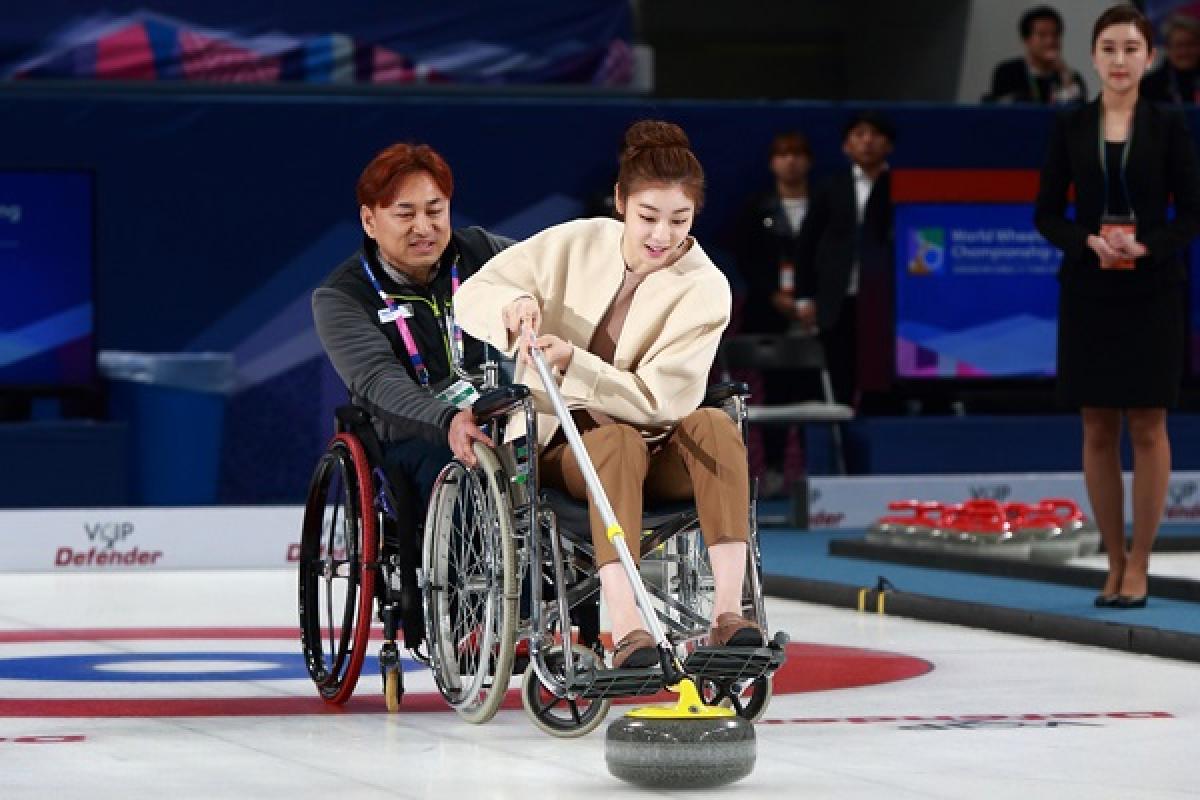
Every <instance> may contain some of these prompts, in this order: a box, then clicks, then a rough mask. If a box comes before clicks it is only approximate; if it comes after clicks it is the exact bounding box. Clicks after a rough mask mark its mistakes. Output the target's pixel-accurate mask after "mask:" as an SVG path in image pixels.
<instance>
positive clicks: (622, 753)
mask: <svg viewBox="0 0 1200 800" xmlns="http://www.w3.org/2000/svg"><path fill="white" fill-rule="evenodd" d="M683 686H685V687H690V688H685V689H682V690H681V692H680V703H679V705H677V706H674V707H657V708H653V707H652V708H639V709H634V710H633V711H631V712H629V713H628V714H626V715H625V716H623V717H621V718H620V719H618V720H616V721H615V722H613V723H612V724H610V725H609V726H608V735H607V737H606V739H605V743H604V759H605V761H606V762H607V763H608V771H609V772H611V773H612V774H613V775H614V776H615V777H618V778H620V779H621V780H624V781H629V782H630V783H633V784H637V785H638V786H645V787H652V788H660V789H661V788H680V789H682V788H704V787H712V786H722V785H724V784H727V783H733V782H734V781H736V780H740V779H742V778H744V777H746V776H747V775H749V774H750V773H751V771H753V769H754V760H755V756H756V750H757V748H756V745H755V739H754V725H753V723H751V722H750V721H749V720H745V719H742V718H741V717H739V716H737V715H736V714H734V713H733V712H732V711H731V710H729V709H727V708H720V707H713V706H706V705H704V704H703V703H702V702H701V701H700V698H699V695H698V694H697V693H696V689H695V686H694V685H693V684H692V683H691V681H685V682H684V684H683Z"/></svg>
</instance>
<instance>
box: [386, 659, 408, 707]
mask: <svg viewBox="0 0 1200 800" xmlns="http://www.w3.org/2000/svg"><path fill="white" fill-rule="evenodd" d="M403 696H404V686H403V679H402V678H401V677H400V670H398V669H394V670H389V671H388V672H387V673H386V674H384V676H383V702H384V703H386V704H387V710H388V711H389V712H391V713H393V714H394V713H396V712H397V711H399V710H400V698H401V697H403Z"/></svg>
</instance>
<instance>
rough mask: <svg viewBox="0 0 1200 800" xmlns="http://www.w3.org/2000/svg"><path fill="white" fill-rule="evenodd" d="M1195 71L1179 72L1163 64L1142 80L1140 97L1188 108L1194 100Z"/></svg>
mask: <svg viewBox="0 0 1200 800" xmlns="http://www.w3.org/2000/svg"><path fill="white" fill-rule="evenodd" d="M1196 78H1197V70H1192V71H1190V72H1180V71H1178V70H1177V69H1175V68H1174V67H1172V66H1171V65H1170V63H1164V64H1163V65H1162V66H1160V67H1159V68H1158V69H1156V70H1154V71H1153V72H1148V73H1146V76H1145V77H1144V78H1142V85H1141V89H1140V91H1141V96H1142V97H1144V98H1146V99H1147V100H1152V101H1154V102H1155V103H1175V104H1177V105H1185V106H1190V105H1193V104H1194V103H1195V102H1196V100H1195V92H1196V89H1197V88H1200V87H1198V86H1197V85H1196V83H1197V81H1196Z"/></svg>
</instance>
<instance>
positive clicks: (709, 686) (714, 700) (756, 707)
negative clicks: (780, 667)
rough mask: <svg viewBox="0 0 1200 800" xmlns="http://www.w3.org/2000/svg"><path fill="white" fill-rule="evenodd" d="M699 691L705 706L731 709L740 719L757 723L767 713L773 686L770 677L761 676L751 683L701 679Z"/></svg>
mask: <svg viewBox="0 0 1200 800" xmlns="http://www.w3.org/2000/svg"><path fill="white" fill-rule="evenodd" d="M699 689H700V696H701V697H702V698H703V699H704V703H705V704H706V705H710V706H714V705H717V706H721V707H722V708H732V709H733V710H734V713H736V714H737V715H738V716H739V717H741V718H742V719H744V720H747V721H749V722H758V721H759V720H760V719H762V716H763V714H765V713H766V712H767V706H768V705H770V703H771V696H772V695H773V694H774V689H775V684H774V681H773V680H772V678H771V676H770V675H763V676H761V677H758V678H755V679H754V680H752V681H715V680H712V679H711V678H703V679H701V681H700V686H699Z"/></svg>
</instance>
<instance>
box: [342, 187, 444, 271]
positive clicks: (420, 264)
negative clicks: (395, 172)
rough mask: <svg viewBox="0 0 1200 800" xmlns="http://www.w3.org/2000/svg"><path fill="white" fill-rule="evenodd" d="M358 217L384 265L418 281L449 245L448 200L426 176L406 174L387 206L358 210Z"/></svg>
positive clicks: (364, 207)
mask: <svg viewBox="0 0 1200 800" xmlns="http://www.w3.org/2000/svg"><path fill="white" fill-rule="evenodd" d="M359 215H360V217H361V219H362V226H363V230H364V231H366V234H367V236H370V237H371V238H372V239H374V240H375V242H376V243H377V244H378V245H379V252H380V254H381V255H382V256H383V257H384V258H385V259H387V262H388V263H389V264H391V265H392V266H393V267H396V268H397V269H399V270H401V271H402V272H404V273H406V274H408V275H410V276H411V277H413V278H415V279H417V280H419V281H425V280H427V279H428V276H429V270H430V269H431V268H432V267H433V265H434V264H436V263H437V261H438V259H439V258H441V257H442V253H443V252H444V251H445V249H446V246H447V245H448V244H449V243H450V198H448V197H446V195H445V193H444V192H442V190H441V189H439V188H438V187H437V184H436V183H434V181H433V177H432V176H430V174H429V173H428V172H424V171H418V172H413V173H411V174H409V175H408V177H406V178H405V179H404V180H403V181H402V182H401V183H400V186H399V187H398V188H397V190H396V196H395V198H394V199H393V200H392V202H391V204H390V205H386V206H385V205H378V206H375V207H374V208H368V207H367V206H362V207H361V208H360V209H359Z"/></svg>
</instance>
